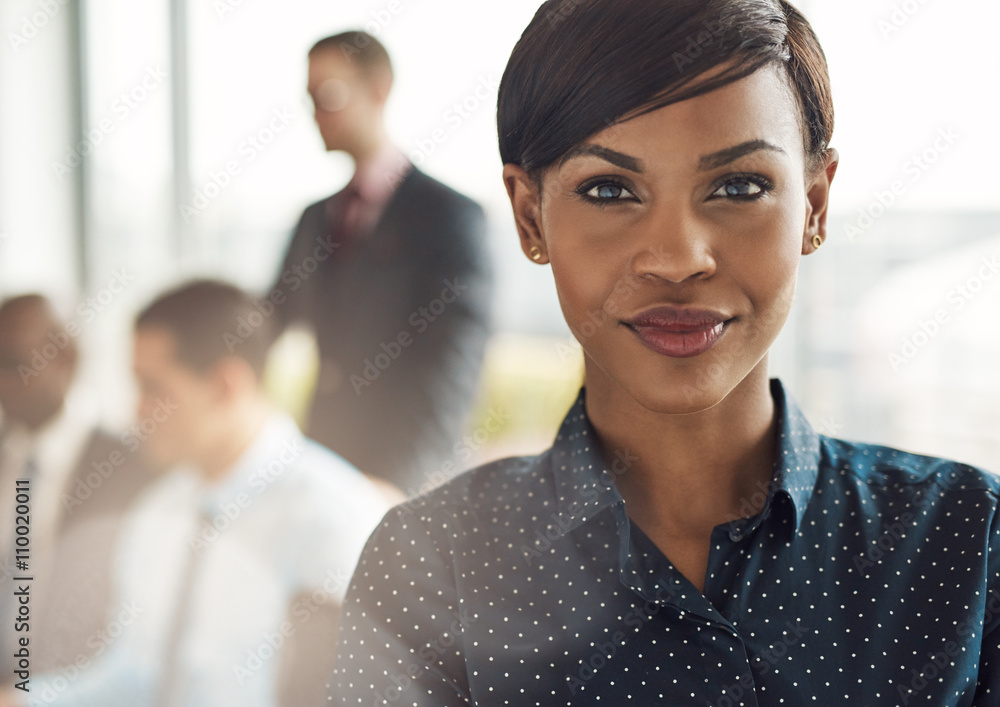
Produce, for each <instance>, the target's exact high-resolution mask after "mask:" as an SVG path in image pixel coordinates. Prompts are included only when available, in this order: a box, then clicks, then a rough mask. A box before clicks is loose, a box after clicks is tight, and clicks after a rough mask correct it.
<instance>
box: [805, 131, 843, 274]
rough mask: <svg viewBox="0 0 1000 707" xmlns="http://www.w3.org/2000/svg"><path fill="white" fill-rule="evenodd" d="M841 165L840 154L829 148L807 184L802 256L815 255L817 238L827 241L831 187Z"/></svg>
mask: <svg viewBox="0 0 1000 707" xmlns="http://www.w3.org/2000/svg"><path fill="white" fill-rule="evenodd" d="M839 165H840V154H839V153H838V152H837V151H836V150H835V149H833V148H832V147H831V148H829V149H828V150H827V151H826V153H825V154H824V156H823V159H822V162H821V164H820V166H818V167H817V168H816V170H815V173H814V174H813V176H812V178H811V179H810V180H809V183H808V184H806V227H805V231H804V233H803V234H802V255H809V254H810V253H815V252H816V251H817V250H818V248H817V247H816V245H815V244H814V243H813V241H814V240H815V239H816V237H817V236H819V238H820V239H821V240H823V241H825V240H826V234H827V231H826V216H827V212H828V210H829V206H830V185H831V184H832V183H833V177H834V176H835V175H836V174H837V167H838V166H839Z"/></svg>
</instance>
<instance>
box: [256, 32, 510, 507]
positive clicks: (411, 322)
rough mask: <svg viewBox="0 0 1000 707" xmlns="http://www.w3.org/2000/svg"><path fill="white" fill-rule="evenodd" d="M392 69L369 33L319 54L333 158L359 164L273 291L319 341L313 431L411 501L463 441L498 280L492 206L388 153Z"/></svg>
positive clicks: (321, 101) (331, 41) (319, 84)
mask: <svg viewBox="0 0 1000 707" xmlns="http://www.w3.org/2000/svg"><path fill="white" fill-rule="evenodd" d="M392 81H393V72H392V66H391V63H390V60H389V56H388V54H387V53H386V51H385V48H384V47H382V45H381V44H379V42H378V41H376V40H375V39H374V38H373V37H371V36H370V35H368V34H365V33H363V32H346V33H343V34H338V35H335V36H332V37H327V38H326V39H323V40H320V41H319V42H317V43H316V44H315V46H313V48H312V49H311V50H310V52H309V94H310V95H311V96H312V99H313V103H314V106H315V118H316V124H317V125H318V126H319V131H320V134H321V135H322V137H323V142H324V144H325V145H326V149H327V150H328V151H329V150H341V151H344V152H346V153H347V154H348V155H350V156H351V157H352V158H353V160H354V163H355V173H354V176H353V177H352V179H351V180H350V182H349V183H348V184H347V186H346V187H344V189H343V190H341V191H340V192H338V193H336V194H334V195H333V196H331V197H329V198H327V199H324V200H322V201H320V202H317V203H315V204H313V205H311V206H309V207H308V208H307V209H306V210H305V212H304V213H303V214H302V217H301V219H300V220H299V223H298V226H297V227H296V229H295V234H294V236H293V237H292V240H291V245H290V247H289V248H288V251H287V254H286V257H285V261H284V264H283V266H282V269H281V273H280V274H279V277H278V280H277V282H276V284H275V291H279V290H280V291H281V292H282V293H283V294H285V295H286V296H287V301H286V302H285V303H284V304H283V305H282V306H279V307H277V310H278V311H279V312H280V316H281V318H282V320H283V323H284V324H287V323H290V322H292V321H294V320H303V321H305V322H306V323H308V324H309V325H311V326H312V328H313V329H314V331H315V334H316V339H317V344H318V348H319V353H320V359H321V361H320V374H319V381H318V384H317V388H316V393H315V397H314V399H313V403H312V408H311V411H310V415H309V430H308V431H309V435H310V436H311V437H313V438H315V439H316V440H318V441H319V442H321V443H323V444H325V445H326V446H328V447H330V448H331V449H333V450H334V451H336V452H337V453H338V454H340V455H342V456H344V457H345V458H346V459H347V460H348V461H350V462H351V463H352V464H354V465H355V466H357V467H358V468H360V469H361V470H362V471H364V472H366V473H370V474H373V475H375V476H378V477H381V478H383V479H386V480H388V481H391V482H393V483H395V484H396V485H398V486H399V487H400V488H402V489H403V490H404V491H407V492H410V493H413V492H415V491H416V490H417V489H418V488H419V487H420V486H421V484H422V483H424V482H425V481H426V480H427V479H428V476H429V475H430V474H431V473H432V472H435V471H439V470H440V469H441V468H442V465H443V464H444V463H446V462H448V461H449V460H450V458H451V456H452V450H453V448H454V446H455V445H456V444H457V443H458V442H459V441H460V440H461V435H462V432H463V424H464V422H465V419H466V417H467V415H468V413H469V411H470V408H471V405H472V402H473V398H474V396H475V393H476V389H477V385H478V381H479V375H480V372H481V368H482V360H483V353H484V350H485V346H486V340H487V337H488V334H489V316H490V309H491V305H492V301H491V300H492V290H493V281H492V280H493V275H492V266H491V264H490V262H489V260H488V253H487V248H486V242H485V231H486V221H485V217H484V214H483V211H482V209H481V208H480V207H479V205H477V204H476V203H475V202H473V201H471V200H469V199H468V198H467V197H465V196H462V195H461V194H458V193H457V192H455V191H453V190H452V189H450V188H448V187H446V186H445V185H443V184H441V183H439V182H437V181H435V180H434V179H432V178H431V177H429V176H427V175H426V174H424V173H423V172H421V171H420V170H419V169H417V168H416V167H414V166H413V165H412V164H410V162H409V161H408V160H407V158H406V156H405V155H404V154H403V153H402V152H401V151H400V150H399V149H398V148H396V147H395V146H393V145H392V143H390V141H389V139H388V138H387V136H386V133H385V128H384V125H383V113H384V108H385V104H386V100H387V98H388V96H389V91H390V89H391V87H392Z"/></svg>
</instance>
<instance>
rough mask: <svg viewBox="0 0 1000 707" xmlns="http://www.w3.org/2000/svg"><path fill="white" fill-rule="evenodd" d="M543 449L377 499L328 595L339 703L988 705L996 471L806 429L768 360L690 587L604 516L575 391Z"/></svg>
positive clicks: (997, 639) (613, 503)
mask: <svg viewBox="0 0 1000 707" xmlns="http://www.w3.org/2000/svg"><path fill="white" fill-rule="evenodd" d="M585 393H586V390H585V389H581V390H580V393H579V396H578V398H577V400H576V402H575V403H574V405H573V407H572V408H571V409H570V411H569V414H568V415H567V416H566V418H565V420H564V421H563V423H562V426H561V428H560V430H559V433H558V436H557V437H556V440H555V442H554V444H553V446H552V448H551V449H549V450H548V451H547V452H545V453H543V454H541V455H538V456H533V457H518V458H510V459H503V460H500V461H497V462H493V463H491V464H487V465H485V466H482V467H479V468H477V469H474V470H472V471H470V472H468V473H465V474H463V475H461V476H459V477H457V478H455V479H453V480H451V481H450V482H448V483H446V484H445V485H443V486H441V487H439V488H437V489H435V490H434V491H432V492H431V493H429V494H427V495H426V496H424V497H422V498H419V499H416V500H414V501H410V502H408V503H407V504H404V505H401V506H397V507H396V508H395V509H393V510H392V511H390V512H389V514H388V515H387V516H386V517H385V519H384V520H383V522H382V524H381V525H380V526H379V528H378V529H377V530H376V531H375V533H374V534H373V535H372V537H371V538H370V540H369V541H368V545H367V547H366V549H365V551H364V554H363V555H362V557H361V560H360V563H359V564H358V567H357V570H356V571H355V574H354V578H353V580H352V583H351V586H350V588H349V590H348V594H347V598H346V600H345V605H344V610H343V616H342V623H341V630H340V648H339V655H338V658H337V660H338V664H337V669H336V671H335V673H334V676H333V680H332V681H331V684H330V692H329V699H330V701H331V702H332V703H335V704H344V705H397V706H399V707H409V706H411V705H412V706H413V707H418V706H419V707H424V706H426V707H432V706H433V707H441V706H444V705H469V704H475V705H518V706H523V705H544V706H545V707H552V706H556V705H605V704H606V705H612V706H614V705H620V704H626V703H628V704H636V705H712V706H718V707H734V706H736V705H743V706H745V707H751V706H754V705H804V704H814V703H815V704H823V705H833V704H836V705H851V707H858V706H860V705H867V706H871V705H886V706H889V705H891V706H893V707H895V706H898V705H933V706H934V707H942V706H945V705H947V706H952V705H962V706H963V707H964V706H967V705H982V706H984V707H985V706H986V705H1000V630H998V624H1000V524H998V516H997V497H998V483H1000V480H998V478H997V477H995V476H993V475H992V474H989V473H986V472H984V471H982V470H979V469H976V468H973V467H969V466H966V465H963V464H959V463H956V462H951V461H946V460H942V459H937V458H933V457H927V456H919V455H916V454H910V453H907V452H902V451H898V450H894V449H890V448H887V447H880V446H875V445H869V444H860V443H855V442H847V441H843V440H839V439H833V438H830V437H826V436H824V435H819V434H817V433H816V432H815V431H814V430H813V428H812V427H811V426H810V424H809V423H808V422H807V421H806V419H805V417H804V416H803V415H802V413H801V411H800V410H799V409H798V407H797V406H796V405H795V403H794V401H793V400H791V399H790V398H788V397H787V396H786V394H785V391H784V389H783V387H782V385H781V383H780V381H778V380H777V379H772V380H771V394H772V396H773V397H774V401H775V405H776V409H777V411H778V434H779V442H778V445H779V446H778V455H779V456H778V459H777V461H776V464H775V471H774V476H773V477H772V480H771V482H770V483H769V484H767V485H766V487H762V488H760V490H759V492H760V493H761V494H762V495H763V496H762V497H763V498H764V499H765V500H764V506H763V510H761V511H760V513H758V514H757V515H755V516H753V517H750V518H734V519H733V520H732V521H731V522H729V523H727V524H724V525H719V526H717V527H716V528H715V529H714V531H713V534H712V546H711V554H710V557H709V565H708V572H707V574H706V578H705V588H704V592H703V593H702V592H698V591H697V590H696V589H695V587H694V586H693V585H692V584H691V583H690V582H689V581H688V580H687V579H686V578H685V577H683V575H681V574H680V573H679V572H678V571H677V570H676V569H675V568H674V567H673V566H672V565H671V563H670V561H669V560H668V559H667V558H666V557H665V556H664V555H663V553H662V552H660V551H659V549H658V548H657V547H656V546H655V545H654V544H653V543H652V541H650V540H649V538H647V537H646V536H645V535H644V534H643V533H642V531H641V530H639V528H638V527H637V526H636V525H635V524H634V523H632V522H630V520H629V518H628V516H627V515H626V513H625V507H624V502H623V500H622V498H621V496H620V495H619V494H618V492H617V490H616V488H615V485H614V478H615V476H616V475H618V474H620V473H623V472H624V471H626V470H627V468H628V465H629V463H630V457H629V454H628V452H627V451H626V452H622V453H619V455H618V457H617V458H616V459H615V460H614V461H613V462H612V463H611V464H610V465H608V464H606V463H605V462H604V461H603V459H602V457H601V455H600V452H599V451H598V448H597V446H596V445H595V441H596V439H595V433H594V429H593V427H592V426H591V424H590V422H589V420H588V419H587V416H586V413H585V408H584V396H585Z"/></svg>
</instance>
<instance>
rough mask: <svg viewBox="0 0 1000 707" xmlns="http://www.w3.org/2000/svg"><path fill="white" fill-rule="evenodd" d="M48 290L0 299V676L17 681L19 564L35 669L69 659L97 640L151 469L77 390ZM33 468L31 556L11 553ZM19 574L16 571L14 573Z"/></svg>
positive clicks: (73, 359)
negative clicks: (124, 530)
mask: <svg viewBox="0 0 1000 707" xmlns="http://www.w3.org/2000/svg"><path fill="white" fill-rule="evenodd" d="M74 326H75V325H73V324H63V323H62V322H60V321H59V318H58V317H57V316H56V315H55V313H54V312H53V311H52V307H51V305H50V304H49V302H48V301H47V300H46V299H45V298H44V297H42V296H40V295H23V296H20V297H14V298H12V299H9V300H7V301H5V302H3V303H2V304H0V412H2V413H3V415H2V421H0V548H2V550H0V555H2V560H0V561H2V565H0V570H2V571H0V616H2V619H0V621H2V623H0V638H2V648H0V650H2V652H0V656H2V657H0V664H2V666H3V672H2V677H0V682H2V683H10V682H12V681H14V679H15V678H14V675H13V672H12V671H13V665H12V661H13V653H14V648H13V646H14V642H15V640H16V638H15V637H21V636H24V635H25V634H24V633H20V632H15V630H14V613H13V612H14V608H15V605H14V596H13V592H14V590H15V589H16V587H15V586H12V582H11V581H10V578H11V577H12V576H22V575H27V576H31V577H33V578H34V580H33V581H32V584H31V589H32V592H31V600H32V601H31V607H30V608H31V617H30V618H31V621H30V622H29V626H30V639H31V659H32V668H33V669H46V668H55V667H57V666H62V665H70V664H72V663H74V662H76V661H77V660H78V659H79V658H80V657H81V656H82V657H85V658H86V657H87V656H89V655H91V654H92V653H94V651H95V650H96V649H98V648H99V646H98V645H95V643H94V641H93V637H94V636H96V635H98V633H99V632H100V630H101V629H102V628H104V626H105V621H106V619H105V617H106V614H107V612H108V601H109V600H110V597H111V574H112V570H111V561H112V554H111V552H110V548H111V547H112V546H113V544H114V539H115V537H116V536H117V534H118V530H119V526H120V523H121V520H122V518H123V516H124V513H125V510H126V508H127V507H128V506H129V504H130V503H131V501H132V499H133V497H134V496H135V495H136V494H137V492H138V491H139V490H140V489H141V488H142V486H143V485H144V484H145V483H146V482H147V481H148V480H149V479H150V478H151V474H150V472H149V471H148V470H147V468H146V467H145V465H143V464H142V463H141V462H140V460H139V459H138V458H137V455H136V454H134V453H133V452H134V451H137V450H136V449H135V448H132V449H130V448H129V447H127V446H126V445H124V444H123V443H122V442H119V440H116V439H115V438H113V437H112V436H111V435H109V434H108V433H106V432H103V431H101V430H99V429H98V428H97V425H96V414H95V413H94V411H93V410H90V409H89V408H88V406H87V405H86V404H85V401H84V400H83V399H82V397H81V394H80V391H79V390H73V381H74V379H75V376H76V369H77V359H78V353H77V349H76V335H78V334H79V332H78V331H76V330H74V329H73V327H74ZM23 479H27V481H28V484H29V486H28V489H29V492H28V496H29V498H30V501H29V505H30V513H29V520H30V525H29V526H28V528H29V535H28V538H29V541H30V560H29V562H28V566H27V571H22V570H18V569H17V568H16V566H15V558H14V528H15V519H14V513H15V503H14V500H15V489H16V486H15V484H16V483H17V481H18V480H23ZM15 584H16V583H15Z"/></svg>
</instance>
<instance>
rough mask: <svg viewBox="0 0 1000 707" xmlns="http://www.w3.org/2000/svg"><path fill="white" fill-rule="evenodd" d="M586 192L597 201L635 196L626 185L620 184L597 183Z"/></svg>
mask: <svg viewBox="0 0 1000 707" xmlns="http://www.w3.org/2000/svg"><path fill="white" fill-rule="evenodd" d="M584 194H585V195H586V196H588V197H590V198H591V199H593V200H595V201H626V200H627V199H628V198H629V197H631V198H635V197H634V196H633V195H632V192H630V191H629V190H628V189H626V188H625V187H623V186H621V185H620V184H611V183H605V184H597V185H595V186H594V187H592V188H591V189H589V190H588V191H586V192H584Z"/></svg>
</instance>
